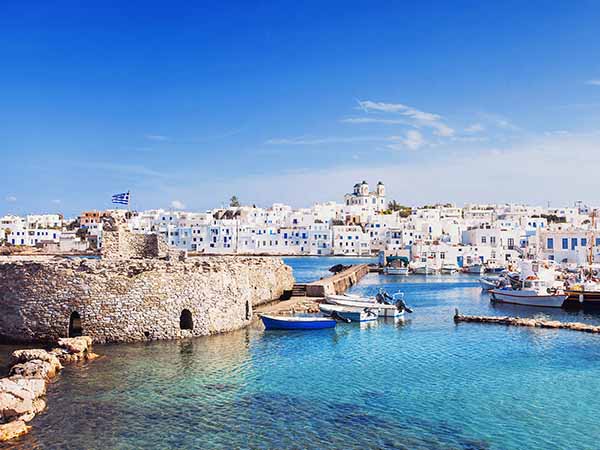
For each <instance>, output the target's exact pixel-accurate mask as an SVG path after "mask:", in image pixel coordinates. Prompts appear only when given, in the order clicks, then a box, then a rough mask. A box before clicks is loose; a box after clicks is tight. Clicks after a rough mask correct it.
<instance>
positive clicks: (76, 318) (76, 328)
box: [69, 311, 83, 337]
mask: <svg viewBox="0 0 600 450" xmlns="http://www.w3.org/2000/svg"><path fill="white" fill-rule="evenodd" d="M77 336H83V327H82V326H81V316H80V315H79V313H78V312H77V311H73V312H72V313H71V317H70V318H69V337H77Z"/></svg>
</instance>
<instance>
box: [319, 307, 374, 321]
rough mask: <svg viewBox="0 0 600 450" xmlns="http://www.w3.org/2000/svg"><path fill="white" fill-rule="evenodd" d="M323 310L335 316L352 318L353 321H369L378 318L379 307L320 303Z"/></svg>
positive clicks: (329, 315) (328, 314) (325, 313)
mask: <svg viewBox="0 0 600 450" xmlns="http://www.w3.org/2000/svg"><path fill="white" fill-rule="evenodd" d="M319 309H320V310H321V312H322V313H323V314H324V315H326V316H328V317H333V318H341V319H345V320H350V321H351V322H368V321H370V320H377V317H378V313H377V307H362V306H361V307H350V306H341V305H328V304H320V305H319Z"/></svg>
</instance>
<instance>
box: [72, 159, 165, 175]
mask: <svg viewBox="0 0 600 450" xmlns="http://www.w3.org/2000/svg"><path fill="white" fill-rule="evenodd" d="M77 166H78V167H83V168H86V169H92V170H93V169H97V170H108V171H111V172H119V173H123V174H127V175H141V176H145V177H155V178H166V177H167V176H168V175H167V174H166V173H165V172H159V171H157V170H154V169H151V168H149V167H146V166H143V165H139V164H115V163H102V162H99V163H83V164H77Z"/></svg>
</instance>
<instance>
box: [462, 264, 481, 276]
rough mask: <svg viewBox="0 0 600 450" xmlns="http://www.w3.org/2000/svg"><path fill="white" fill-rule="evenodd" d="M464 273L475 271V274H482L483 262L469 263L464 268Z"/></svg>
mask: <svg viewBox="0 0 600 450" xmlns="http://www.w3.org/2000/svg"><path fill="white" fill-rule="evenodd" d="M464 272H465V273H476V274H477V275H482V274H483V272H484V268H483V264H478V263H475V264H471V265H470V266H468V267H466V268H465V270H464Z"/></svg>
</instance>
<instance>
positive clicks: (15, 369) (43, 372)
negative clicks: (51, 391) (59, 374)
mask: <svg viewBox="0 0 600 450" xmlns="http://www.w3.org/2000/svg"><path fill="white" fill-rule="evenodd" d="M9 375H11V376H12V375H20V376H22V377H24V378H42V379H46V380H47V379H50V378H53V377H54V376H56V367H55V366H53V365H52V364H50V363H49V362H46V361H41V360H39V359H33V360H31V361H27V362H26V363H22V364H16V365H14V366H12V368H11V369H10V372H9Z"/></svg>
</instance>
